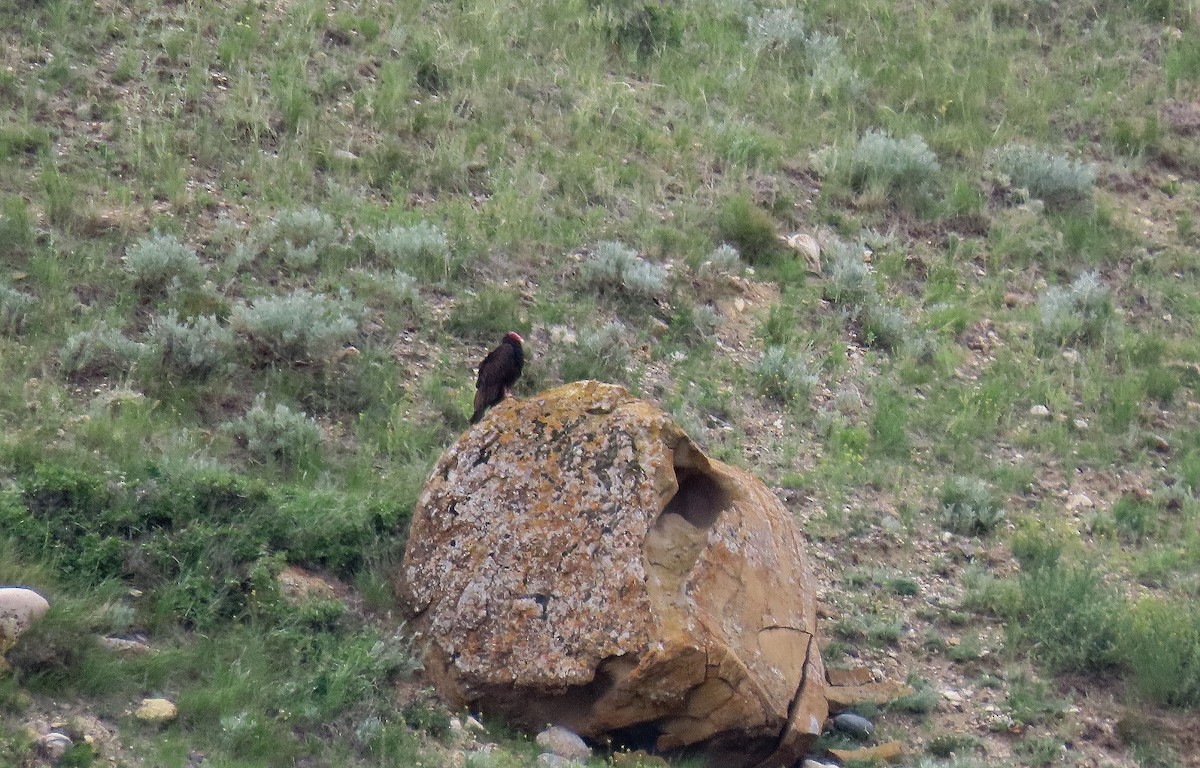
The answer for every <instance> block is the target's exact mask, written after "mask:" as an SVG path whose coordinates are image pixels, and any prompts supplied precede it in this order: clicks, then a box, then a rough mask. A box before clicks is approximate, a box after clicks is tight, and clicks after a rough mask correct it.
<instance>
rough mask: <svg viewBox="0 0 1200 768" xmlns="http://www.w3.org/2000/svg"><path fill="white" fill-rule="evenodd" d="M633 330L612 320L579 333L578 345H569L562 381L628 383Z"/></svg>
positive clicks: (565, 355)
mask: <svg viewBox="0 0 1200 768" xmlns="http://www.w3.org/2000/svg"><path fill="white" fill-rule="evenodd" d="M629 337H630V330H629V328H628V327H626V326H625V324H624V323H620V322H612V323H608V324H607V325H603V326H600V327H599V328H589V329H586V330H582V331H580V332H579V334H578V336H577V338H576V341H575V344H573V345H570V346H568V347H567V348H566V349H565V351H564V353H563V358H562V362H561V364H560V365H559V372H560V373H561V375H562V379H563V381H566V382H571V381H580V380H583V379H596V380H598V381H608V382H618V383H622V382H624V383H627V382H628V381H629V378H630V376H631V373H632V372H631V371H630V369H629V353H630V345H629Z"/></svg>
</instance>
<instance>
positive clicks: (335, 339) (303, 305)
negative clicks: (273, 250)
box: [230, 288, 358, 363]
mask: <svg viewBox="0 0 1200 768" xmlns="http://www.w3.org/2000/svg"><path fill="white" fill-rule="evenodd" d="M230 325H231V326H232V328H233V330H234V331H235V332H236V333H237V334H238V336H239V337H241V338H242V340H243V341H244V342H245V344H246V345H247V346H248V347H249V350H250V353H251V355H252V356H253V357H254V358H255V359H256V360H258V361H259V362H283V363H305V362H316V361H320V360H326V359H328V358H329V357H331V356H332V355H333V354H334V353H335V352H337V351H338V350H339V349H341V348H342V347H344V346H345V345H346V344H348V343H349V342H350V340H351V339H352V338H353V337H354V334H355V333H356V332H357V330H358V322H357V320H355V318H354V317H352V312H351V310H350V309H349V308H348V307H347V306H346V303H345V302H344V301H339V300H335V299H331V298H330V297H328V296H326V295H325V294H323V293H312V292H310V291H307V290H305V289H303V288H301V289H298V290H295V291H293V292H292V293H290V294H286V295H283V296H263V297H259V298H256V299H251V300H250V301H248V302H242V303H239V304H237V305H235V306H234V308H233V315H232V317H231V318H230Z"/></svg>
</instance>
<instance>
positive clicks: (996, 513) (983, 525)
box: [939, 476, 1004, 536]
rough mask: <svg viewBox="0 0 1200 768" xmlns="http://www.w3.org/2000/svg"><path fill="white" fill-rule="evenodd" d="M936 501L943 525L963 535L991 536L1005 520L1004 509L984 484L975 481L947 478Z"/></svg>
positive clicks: (957, 477)
mask: <svg viewBox="0 0 1200 768" xmlns="http://www.w3.org/2000/svg"><path fill="white" fill-rule="evenodd" d="M939 500H940V502H941V506H942V523H943V525H945V527H946V529H947V530H949V531H953V532H954V533H957V534H960V535H962V536H977V535H984V534H987V533H991V531H992V530H993V529H995V527H996V526H997V525H999V524H1000V523H1001V522H1003V520H1004V506H1003V505H1002V504H1001V503H1000V500H999V499H997V498H996V495H995V494H994V493H993V492H992V489H991V488H989V487H988V485H987V483H985V482H983V481H982V480H980V479H978V478H974V477H961V476H954V477H950V478H948V479H947V480H946V483H945V484H944V485H943V486H942V489H941V492H940V494H939Z"/></svg>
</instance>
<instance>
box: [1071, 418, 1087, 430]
mask: <svg viewBox="0 0 1200 768" xmlns="http://www.w3.org/2000/svg"><path fill="white" fill-rule="evenodd" d="M1071 424H1072V425H1073V426H1074V427H1075V429H1077V430H1079V431H1080V432H1086V431H1087V428H1088V426H1090V425H1089V424H1088V420H1087V419H1072V420H1071Z"/></svg>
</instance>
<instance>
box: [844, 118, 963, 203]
mask: <svg viewBox="0 0 1200 768" xmlns="http://www.w3.org/2000/svg"><path fill="white" fill-rule="evenodd" d="M940 170H941V165H940V164H939V163H938V160H937V156H936V155H935V154H934V153H933V150H931V149H930V148H929V147H928V146H927V145H926V144H925V139H923V138H922V137H921V136H920V135H918V134H915V133H914V134H912V135H911V136H909V137H908V138H905V139H897V138H893V137H892V136H891V135H889V134H888V133H887V132H886V131H880V130H875V129H872V130H869V131H867V132H866V133H864V134H863V135H862V137H861V138H859V140H858V144H857V145H856V146H855V148H854V150H853V151H852V152H851V153H850V183H851V186H853V187H854V188H855V189H863V188H866V187H868V186H879V187H883V188H886V189H889V190H892V191H904V190H907V191H917V190H922V189H924V188H926V187H927V186H928V185H929V184H930V183H931V182H932V181H933V180H934V177H935V175H936V174H937V173H938V171H940Z"/></svg>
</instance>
